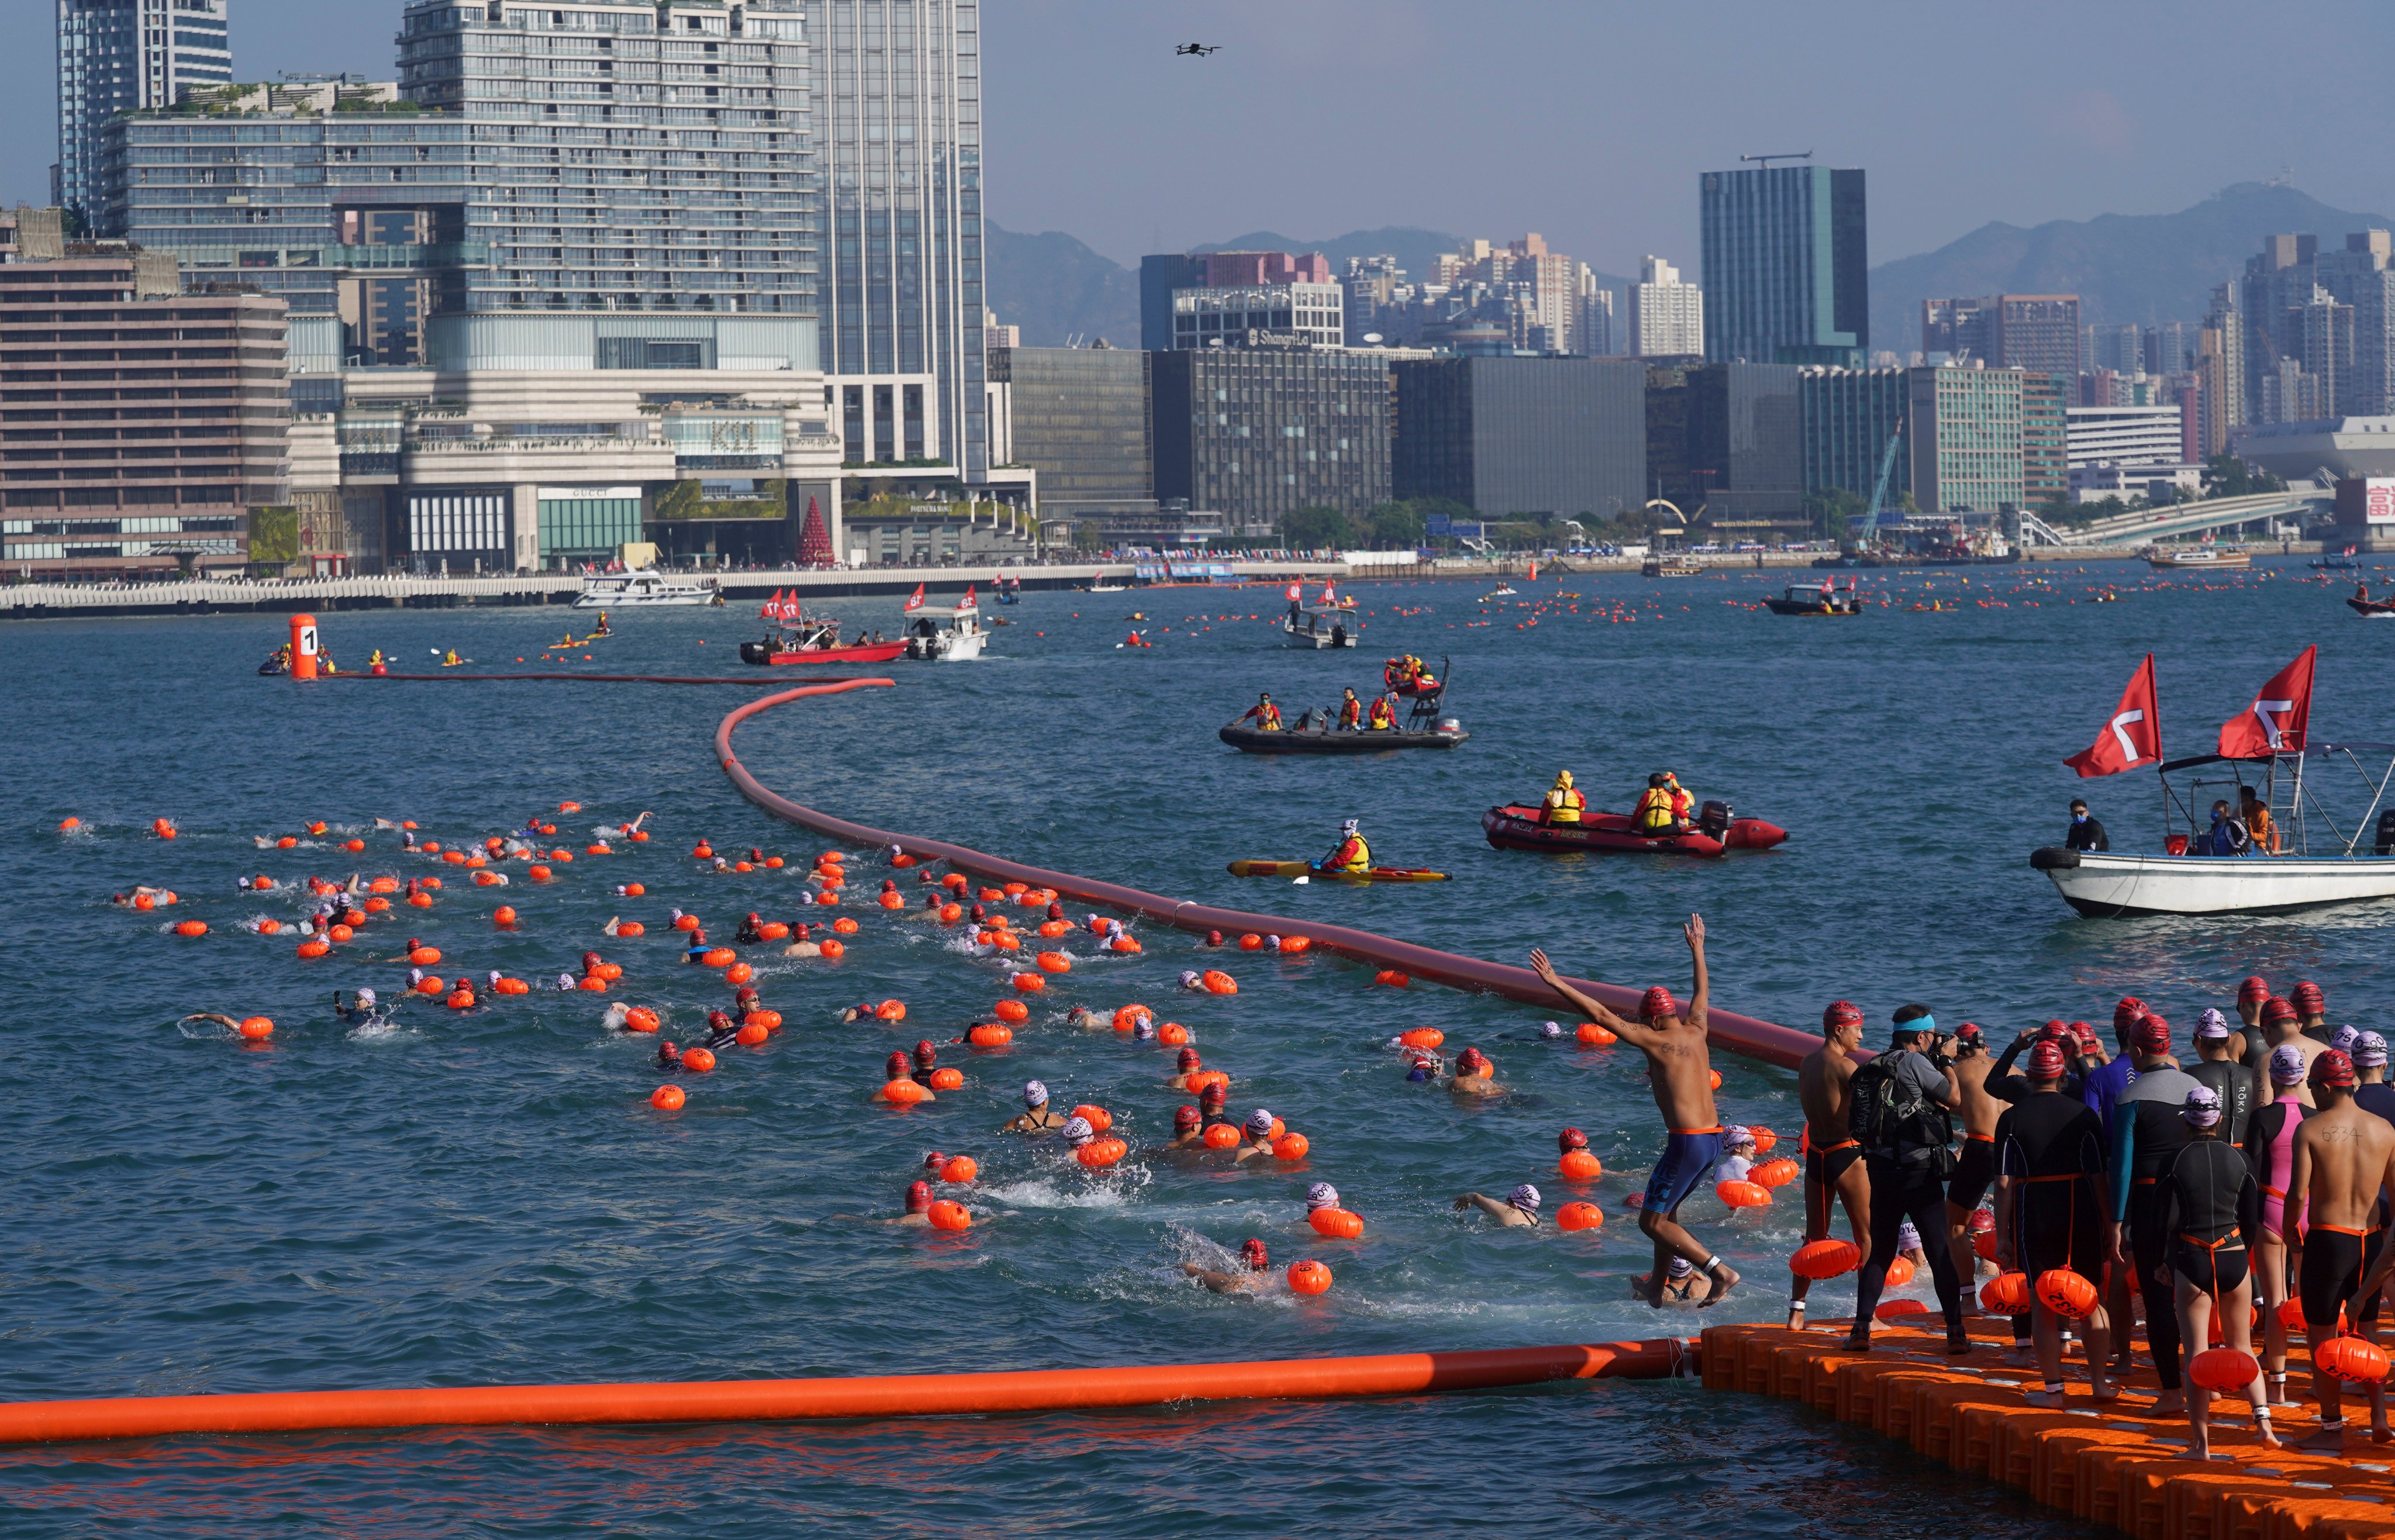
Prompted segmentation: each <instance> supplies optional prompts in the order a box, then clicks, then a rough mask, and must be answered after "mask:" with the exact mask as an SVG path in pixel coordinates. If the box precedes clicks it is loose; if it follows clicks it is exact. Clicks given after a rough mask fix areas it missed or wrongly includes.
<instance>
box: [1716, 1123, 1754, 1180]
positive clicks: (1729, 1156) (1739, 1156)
mask: <svg viewBox="0 0 2395 1540" xmlns="http://www.w3.org/2000/svg"><path fill="white" fill-rule="evenodd" d="M1753 1169H1754V1135H1753V1132H1752V1131H1751V1130H1749V1129H1746V1128H1741V1127H1740V1126H1739V1125H1736V1124H1732V1125H1730V1126H1728V1127H1727V1128H1725V1129H1723V1130H1722V1159H1721V1164H1720V1165H1717V1166H1715V1167H1714V1179H1715V1180H1717V1181H1726V1182H1742V1181H1744V1180H1746V1179H1747V1173H1748V1172H1750V1171H1753Z"/></svg>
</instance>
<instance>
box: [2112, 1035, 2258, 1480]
mask: <svg viewBox="0 0 2395 1540" xmlns="http://www.w3.org/2000/svg"><path fill="white" fill-rule="evenodd" d="M2223 1036H2224V1038H2225V1036H2226V1033H2224V1034H2223ZM2234 1067H2235V1068H2236V1069H2238V1070H2239V1071H2240V1072H2241V1073H2242V1072H2243V1068H2244V1066H2243V1065H2237V1066H2234ZM2178 1115H2179V1118H2180V1119H2181V1121H2183V1122H2184V1123H2185V1124H2186V1125H2187V1128H2188V1136H2189V1137H2188V1139H2187V1141H2186V1142H2185V1143H2183V1144H2181V1145H2180V1146H2179V1147H2178V1148H2177V1150H2175V1151H2173V1152H2171V1157H2170V1163H2169V1164H2168V1165H2165V1166H2163V1169H2162V1174H2161V1175H2160V1176H2159V1177H2158V1178H2155V1181H2154V1187H2153V1191H2154V1194H2155V1196H2154V1199H2153V1204H2154V1217H2155V1220H2156V1222H2157V1223H2158V1224H2159V1225H2160V1226H2161V1228H2162V1230H2163V1233H2164V1234H2165V1235H2167V1236H2168V1237H2169V1240H2168V1242H2167V1245H2168V1252H2167V1257H2166V1260H2165V1261H2164V1263H2163V1265H2162V1266H2161V1268H2160V1269H2159V1270H2160V1271H2161V1272H2162V1273H2163V1274H2164V1276H2165V1277H2166V1278H2167V1279H2168V1280H2170V1281H2171V1282H2172V1283H2173V1286H2174V1287H2175V1289H2176V1290H2177V1315H2178V1329H2179V1340H2180V1341H2182V1342H2190V1343H2193V1342H2202V1341H2203V1340H2205V1338H2206V1336H2208V1335H2209V1334H2210V1330H2211V1321H2212V1312H2213V1307H2214V1305H2215V1303H2217V1304H2218V1306H2219V1310H2220V1335H2221V1345H2222V1346H2223V1347H2225V1348H2227V1349H2230V1351H2231V1352H2239V1353H2248V1354H2250V1353H2251V1352H2252V1351H2253V1337H2252V1332H2253V1327H2252V1321H2253V1302H2254V1276H2253V1270H2252V1268H2251V1266H2250V1265H2249V1264H2250V1260H2251V1251H2250V1249H2249V1248H2250V1247H2251V1246H2252V1245H2253V1244H2254V1241H2255V1239H2256V1237H2257V1236H2258V1235H2259V1234H2260V1232H2261V1229H2262V1190H2261V1188H2260V1187H2258V1186H2256V1184H2255V1181H2254V1168H2253V1166H2252V1165H2250V1164H2248V1163H2247V1161H2246V1159H2245V1155H2244V1152H2243V1151H2241V1150H2239V1149H2238V1148H2237V1147H2236V1146H2235V1145H2233V1144H2231V1143H2230V1142H2229V1141H2228V1140H2227V1139H2223V1138H2222V1137H2221V1134H2222V1131H2223V1130H2224V1129H2225V1128H2226V1127H2227V1126H2228V1117H2227V1115H2226V1113H2225V1112H2224V1111H2223V1110H2222V1107H2221V1102H2220V1095H2219V1093H2218V1092H2216V1091H2215V1090H2214V1089H2212V1087H2210V1086H2204V1085H2202V1084H2199V1085H2197V1086H2195V1088H2194V1089H2192V1090H2190V1091H2189V1092H2188V1093H2187V1099H2186V1100H2185V1101H2184V1102H2183V1103H2181V1105H2180V1107H2179V1112H2178ZM2141 1281H2142V1280H2141ZM2148 1329H2149V1332H2150V1330H2151V1324H2150V1321H2149V1327H2148ZM2245 1399H2246V1402H2248V1404H2250V1405H2251V1406H2252V1407H2253V1410H2254V1432H2255V1436H2256V1438H2258V1439H2260V1440H2261V1441H2262V1442H2263V1443H2264V1444H2266V1445H2269V1446H2270V1447H2273V1448H2275V1447H2276V1446H2277V1445H2278V1442H2279V1441H2278V1439H2277V1437H2276V1436H2275V1435H2273V1434H2272V1433H2271V1431H2270V1407H2269V1402H2268V1401H2267V1400H2266V1399H2265V1397H2264V1391H2263V1383H2262V1372H2261V1365H2260V1364H2259V1363H2258V1362H2257V1363H2256V1365H2255V1371H2254V1380H2253V1383H2252V1384H2250V1385H2248V1386H2246V1387H2245ZM2187 1408H2188V1425H2189V1428H2190V1439H2189V1449H2188V1454H2189V1456H2190V1458H2193V1459H2198V1460H2205V1459H2210V1458H2211V1457H2212V1454H2211V1451H2212V1434H2211V1426H2210V1425H2211V1414H2212V1393H2211V1392H2210V1391H2209V1390H2206V1391H2203V1392H2202V1393H2200V1394H2198V1395H2195V1396H2191V1397H2189V1398H2188V1400H2187Z"/></svg>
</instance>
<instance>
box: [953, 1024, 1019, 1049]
mask: <svg viewBox="0 0 2395 1540" xmlns="http://www.w3.org/2000/svg"><path fill="white" fill-rule="evenodd" d="M965 1035H966V1038H967V1040H968V1041H970V1042H971V1043H972V1044H973V1046H974V1047H976V1048H1002V1047H1004V1046H1007V1045H1008V1044H1009V1043H1012V1042H1013V1041H1014V1029H1013V1028H1012V1027H1004V1026H1000V1025H999V1024H998V1023H997V1022H995V1021H984V1022H983V1023H982V1024H981V1025H979V1026H977V1027H975V1028H973V1031H972V1032H970V1033H966V1034H965Z"/></svg>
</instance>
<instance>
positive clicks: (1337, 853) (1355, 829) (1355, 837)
mask: <svg viewBox="0 0 2395 1540" xmlns="http://www.w3.org/2000/svg"><path fill="white" fill-rule="evenodd" d="M1361 828H1362V825H1361V824H1359V823H1356V820H1354V819H1352V818H1351V819H1349V820H1348V821H1347V822H1346V823H1342V824H1340V825H1339V844H1338V846H1337V847H1336V848H1335V849H1332V850H1331V852H1330V854H1329V855H1327V856H1325V857H1323V858H1322V870H1323V871H1325V872H1352V873H1361V872H1369V871H1370V870H1371V869H1372V847H1371V846H1370V845H1369V844H1367V843H1366V842H1365V839H1364V836H1363V835H1362V834H1361V833H1360V832H1359V831H1360V830H1361Z"/></svg>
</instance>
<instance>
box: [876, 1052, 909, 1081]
mask: <svg viewBox="0 0 2395 1540" xmlns="http://www.w3.org/2000/svg"><path fill="white" fill-rule="evenodd" d="M912 1067H913V1066H911V1065H909V1064H908V1063H907V1062H906V1055H905V1054H903V1053H893V1054H892V1055H891V1056H890V1057H889V1059H888V1060H886V1061H884V1062H883V1064H882V1066H881V1073H883V1074H886V1075H888V1076H889V1077H890V1078H891V1079H893V1080H895V1079H897V1078H898V1077H899V1076H900V1075H903V1074H905V1073H906V1072H907V1070H909V1069H910V1068H912Z"/></svg>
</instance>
